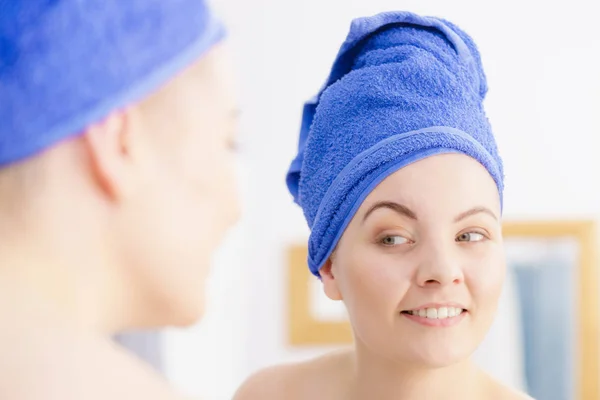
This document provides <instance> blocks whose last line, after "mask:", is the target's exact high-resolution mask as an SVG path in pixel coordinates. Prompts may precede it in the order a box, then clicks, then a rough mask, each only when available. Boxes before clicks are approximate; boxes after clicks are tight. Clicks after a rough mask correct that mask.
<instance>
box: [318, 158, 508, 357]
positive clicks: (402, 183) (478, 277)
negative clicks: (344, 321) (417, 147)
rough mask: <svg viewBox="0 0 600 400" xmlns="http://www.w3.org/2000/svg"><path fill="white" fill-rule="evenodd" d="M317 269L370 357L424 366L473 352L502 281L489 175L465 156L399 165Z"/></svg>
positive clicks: (494, 193)
mask: <svg viewBox="0 0 600 400" xmlns="http://www.w3.org/2000/svg"><path fill="white" fill-rule="evenodd" d="M321 275H322V277H323V283H324V287H325V291H326V293H327V295H328V296H329V297H331V298H333V299H342V300H343V301H344V303H345V305H346V307H347V309H348V313H349V316H350V320H351V323H352V327H353V330H354V333H355V338H356V342H357V346H359V347H360V348H362V349H364V350H365V351H366V352H367V353H368V354H376V355H378V356H379V357H384V358H387V359H393V360H394V361H397V362H403V363H410V364H411V365H414V366H418V367H428V368H429V367H442V366H447V365H451V364H454V363H457V362H459V361H462V360H465V359H467V358H468V357H469V356H470V355H471V354H472V353H473V351H474V350H475V349H476V347H477V346H478V345H479V344H480V343H481V342H482V340H483V338H484V336H485V335H486V333H487V331H488V330H489V328H490V326H491V323H492V321H493V318H494V315H495V312H496V307H497V303H498V300H499V296H500V293H501V289H502V285H503V282H504V275H505V257H504V247H503V241H502V236H501V223H500V201H499V195H498V190H497V188H496V185H495V183H494V181H493V179H492V178H491V176H490V175H489V173H488V172H487V171H486V169H485V168H484V167H483V166H481V165H480V164H479V163H478V162H477V161H475V160H474V159H472V158H470V157H467V156H465V155H461V154H444V155H437V156H432V157H429V158H426V159H423V160H420V161H418V162H416V163H414V164H411V165H409V166H407V167H405V168H402V169H400V170H398V171H397V172H395V173H394V174H392V175H391V176H389V177H388V178H386V179H385V180H384V181H383V182H382V183H381V184H380V185H379V186H377V187H376V188H375V189H374V190H373V192H372V193H370V194H369V196H368V197H367V198H366V200H365V201H364V203H363V204H362V205H361V207H360V209H359V210H358V212H357V214H356V215H355V217H354V219H353V220H352V221H351V223H350V224H349V226H348V228H347V230H346V231H345V232H344V234H343V236H342V238H341V240H340V242H339V244H338V247H337V249H336V251H335V253H334V256H333V257H332V259H331V260H330V262H329V263H328V264H327V265H326V266H325V267H324V269H323V271H322V274H321Z"/></svg>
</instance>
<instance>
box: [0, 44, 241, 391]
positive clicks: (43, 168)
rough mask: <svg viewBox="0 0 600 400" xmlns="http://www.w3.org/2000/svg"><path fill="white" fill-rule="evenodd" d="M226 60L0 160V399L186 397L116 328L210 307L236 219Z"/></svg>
mask: <svg viewBox="0 0 600 400" xmlns="http://www.w3.org/2000/svg"><path fill="white" fill-rule="evenodd" d="M227 60H228V57H227V52H226V49H225V47H224V45H223V44H221V45H217V46H215V47H214V48H213V49H212V50H210V52H209V53H207V54H206V55H204V56H203V57H202V59H201V60H199V61H198V62H197V63H195V64H194V65H192V66H190V67H189V68H187V69H186V70H185V71H182V72H181V73H180V74H179V75H178V76H176V77H174V78H173V79H172V80H171V81H170V82H168V83H167V84H166V85H164V86H163V87H162V88H160V89H158V90H157V91H156V92H155V93H153V94H152V95H150V96H149V97H147V98H146V99H144V100H143V101H141V102H140V103H138V104H133V105H131V106H130V107H128V108H127V109H124V110H116V111H115V112H113V113H112V114H111V115H108V116H107V117H106V118H105V119H104V120H103V121H99V122H98V123H96V124H94V125H92V126H89V127H88V128H87V129H86V130H85V132H82V133H81V135H79V136H77V137H76V138H73V139H70V140H65V141H63V142H61V143H58V144H57V145H55V146H54V147H52V148H50V149H48V150H46V151H45V152H43V153H42V154H40V155H37V156H35V157H33V158H32V159H30V160H25V161H24V162H22V163H19V164H16V165H13V166H10V167H7V168H4V169H2V170H0V320H1V321H2V329H0V354H2V362H1V363H0V398H7V399H14V400H34V399H61V400H70V399H180V398H182V397H181V395H179V394H177V393H175V391H174V390H173V389H171V388H170V387H169V385H168V384H167V383H166V382H165V381H164V380H163V379H162V378H161V377H160V376H159V375H158V374H156V373H155V372H154V371H152V370H151V369H150V368H149V367H147V366H145V365H143V364H142V363H141V362H140V361H138V360H137V359H135V358H134V357H132V356H131V355H130V354H127V353H126V352H125V351H124V350H122V349H120V348H118V347H117V346H115V345H114V344H113V343H112V342H111V341H110V340H109V338H110V336H111V335H112V334H114V333H116V332H120V331H123V330H128V329H144V328H156V327H163V326H180V327H183V326H187V325H190V324H192V323H195V322H197V321H198V320H199V319H200V318H201V317H202V315H203V309H204V307H203V304H204V284H205V279H206V275H207V274H208V271H209V266H210V261H211V257H212V253H213V251H214V250H215V249H216V248H217V246H218V245H219V244H220V241H221V239H222V238H223V236H224V235H225V233H226V231H227V230H228V229H229V228H230V227H231V226H232V224H233V223H235V221H236V219H237V216H238V203H237V196H236V193H235V181H234V175H233V166H234V156H233V151H232V141H233V136H234V134H235V131H236V123H237V121H236V117H237V115H236V114H237V104H236V103H235V99H234V97H235V96H234V95H233V93H232V91H231V86H232V82H231V76H230V75H229V72H230V70H229V65H228V61H227Z"/></svg>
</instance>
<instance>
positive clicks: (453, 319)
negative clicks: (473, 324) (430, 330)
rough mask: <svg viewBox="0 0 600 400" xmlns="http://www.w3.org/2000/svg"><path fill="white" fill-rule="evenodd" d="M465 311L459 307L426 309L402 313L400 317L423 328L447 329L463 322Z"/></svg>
mask: <svg viewBox="0 0 600 400" xmlns="http://www.w3.org/2000/svg"><path fill="white" fill-rule="evenodd" d="M466 314H467V310H465V309H463V308H459V307H427V308H421V309H419V310H407V311H402V312H401V313H400V315H402V316H403V317H406V318H408V319H409V320H411V321H414V322H416V323H418V324H421V325H425V326H437V327H449V326H453V325H456V324H458V323H459V322H460V321H462V320H463V318H464V317H465V315H466Z"/></svg>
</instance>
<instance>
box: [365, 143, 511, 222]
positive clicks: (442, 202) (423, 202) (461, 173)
mask: <svg viewBox="0 0 600 400" xmlns="http://www.w3.org/2000/svg"><path fill="white" fill-rule="evenodd" d="M380 201H394V202H397V203H400V204H403V205H406V206H407V207H409V208H411V209H412V210H415V211H417V212H419V211H421V213H423V212H428V213H431V212H433V213H435V214H441V213H445V212H448V213H456V212H462V211H464V210H465V209H468V208H471V207H473V206H486V207H490V208H493V209H499V207H500V199H499V194H498V189H497V187H496V184H495V182H494V180H493V179H492V177H491V175H490V174H489V173H488V171H487V170H486V169H485V168H484V167H483V166H482V165H481V164H480V163H479V162H477V161H476V160H474V159H473V158H471V157H468V156H466V155H463V154H457V153H451V154H441V155H435V156H431V157H428V158H425V159H422V160H419V161H417V162H415V163H413V164H410V165H408V166H406V167H404V168H402V169H400V170H398V171H396V172H395V173H393V174H392V175H390V176H388V177H387V178H386V179H384V180H383V181H382V182H381V183H380V184H379V185H378V186H377V187H376V188H375V189H374V190H373V191H372V192H371V193H370V194H369V196H368V197H367V198H366V200H365V202H364V203H363V205H362V206H361V209H362V210H363V211H364V209H366V208H369V207H370V206H371V205H373V204H374V203H376V202H380Z"/></svg>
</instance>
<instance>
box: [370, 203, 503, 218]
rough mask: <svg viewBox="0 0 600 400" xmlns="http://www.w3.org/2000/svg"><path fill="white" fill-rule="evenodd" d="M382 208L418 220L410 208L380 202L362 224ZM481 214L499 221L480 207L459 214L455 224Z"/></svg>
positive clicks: (492, 213) (488, 211)
mask: <svg viewBox="0 0 600 400" xmlns="http://www.w3.org/2000/svg"><path fill="white" fill-rule="evenodd" d="M380 208H387V209H390V210H392V211H395V212H396V213H397V214H400V215H403V216H405V217H407V218H410V219H412V220H415V221H417V220H418V218H417V214H416V213H415V212H414V211H412V210H411V209H410V208H408V207H407V206H405V205H403V204H400V203H396V202H393V201H380V202H377V203H375V204H373V205H372V206H371V208H369V210H368V211H367V212H366V213H365V216H364V217H363V220H362V222H363V223H364V222H365V221H366V220H367V218H368V217H369V216H370V215H371V214H373V212H375V211H376V210H379V209H380ZM481 213H483V214H487V215H489V216H491V217H492V218H494V219H495V220H496V221H497V220H498V217H497V216H496V214H495V213H494V212H493V211H492V210H490V209H489V208H487V207H481V206H478V207H473V208H471V209H469V210H467V211H464V212H462V213H460V214H458V215H457V216H456V217H454V222H455V223H456V222H460V221H462V220H463V219H465V218H468V217H470V216H473V215H476V214H481Z"/></svg>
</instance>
